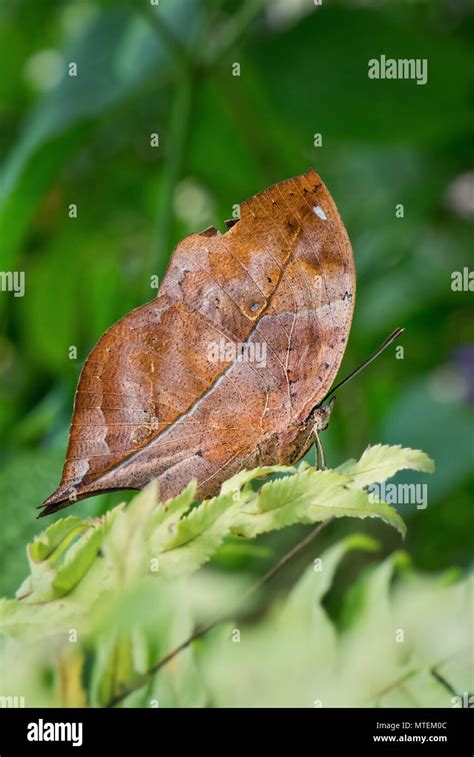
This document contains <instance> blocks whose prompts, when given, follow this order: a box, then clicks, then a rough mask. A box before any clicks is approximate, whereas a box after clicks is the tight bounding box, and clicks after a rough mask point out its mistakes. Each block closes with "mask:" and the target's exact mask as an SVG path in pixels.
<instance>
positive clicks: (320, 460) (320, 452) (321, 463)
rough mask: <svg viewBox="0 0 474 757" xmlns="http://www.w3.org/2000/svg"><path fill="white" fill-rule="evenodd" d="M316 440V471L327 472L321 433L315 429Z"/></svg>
mask: <svg viewBox="0 0 474 757" xmlns="http://www.w3.org/2000/svg"><path fill="white" fill-rule="evenodd" d="M313 433H314V438H315V439H316V470H326V467H327V466H326V455H325V452H324V447H323V443H322V441H321V437H320V435H319V431H318V430H317V429H316V428H315V429H313Z"/></svg>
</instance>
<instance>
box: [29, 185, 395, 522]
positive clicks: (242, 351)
mask: <svg viewBox="0 0 474 757" xmlns="http://www.w3.org/2000/svg"><path fill="white" fill-rule="evenodd" d="M227 225H228V226H229V228H228V231H227V232H226V233H225V234H221V233H219V232H218V231H217V229H215V228H213V227H211V228H209V229H206V230H205V231H203V232H201V233H200V234H191V235H190V236H188V237H186V238H185V239H184V240H183V241H182V242H181V243H180V244H179V245H178V246H177V248H176V249H175V251H174V253H173V256H172V258H171V262H170V265H169V268H168V271H167V273H166V275H165V277H164V279H163V282H162V284H161V286H160V288H159V291H158V294H157V297H156V298H155V299H154V300H152V301H151V302H148V303H147V304H145V305H142V306H141V307H139V308H137V309H136V310H133V311H132V312H131V313H129V314H128V315H126V316H124V317H123V318H122V319H121V320H120V321H118V322H117V323H116V324H114V325H113V326H112V327H111V328H110V329H108V331H106V333H105V334H104V335H103V336H102V337H101V339H100V340H99V341H98V343H97V344H96V346H95V347H94V349H93V350H92V352H91V353H90V355H89V357H88V358H87V360H86V362H85V364H84V368H83V370H82V373H81V376H80V379H79V384H78V387H77V391H76V397H75V402H74V415H73V420H72V425H71V430H70V437H69V446H68V450H67V455H66V462H65V465H64V470H63V474H62V479H61V483H60V485H59V487H58V488H57V490H56V491H55V492H54V494H52V495H51V496H50V497H48V499H47V500H46V501H45V502H44V504H43V505H42V507H44V511H43V512H42V515H48V514H50V513H53V512H55V511H56V510H59V509H61V508H63V507H66V506H68V505H70V504H72V503H73V502H74V501H76V500H79V499H83V498H85V497H90V496H92V495H94V494H97V493H99V492H105V491H111V490H115V489H141V488H142V487H144V486H145V485H146V484H147V483H148V482H149V481H150V480H151V479H154V478H157V479H158V482H159V490H160V496H161V499H162V500H166V499H168V498H169V497H172V496H174V495H176V494H178V493H179V492H180V491H181V490H182V489H183V487H184V486H186V485H187V484H188V483H189V481H191V480H192V479H196V480H197V483H198V490H197V494H198V497H199V498H207V497H210V496H212V495H214V494H215V493H217V492H218V490H219V487H220V485H221V484H222V482H223V481H225V480H226V479H227V478H229V476H231V475H232V474H234V473H236V472H238V471H240V470H242V469H244V468H246V469H249V468H253V467H255V466H257V465H273V464H289V463H292V462H294V461H296V460H297V459H298V458H300V457H301V456H302V455H303V454H304V453H305V452H306V451H307V449H308V448H309V446H310V445H311V444H312V443H313V441H314V438H315V433H316V435H317V434H318V432H319V431H320V430H322V429H323V428H325V427H326V425H327V423H328V420H329V415H330V412H331V408H332V403H331V404H329V405H328V406H327V407H324V408H323V407H321V406H320V405H321V401H322V400H323V399H325V398H326V397H327V395H328V391H329V389H330V387H331V384H332V382H333V380H334V377H335V375H336V373H337V372H338V369H339V365H340V363H341V360H342V356H343V354H344V350H345V347H346V343H347V339H348V335H349V330H350V327H351V321H352V313H353V309H354V298H355V286H356V284H355V270H354V261H353V256H352V249H351V245H350V242H349V238H348V236H347V233H346V230H345V228H344V225H343V223H342V221H341V218H340V216H339V213H338V211H337V208H336V206H335V204H334V201H333V199H332V197H331V195H330V194H329V192H328V190H327V188H326V187H325V185H324V184H323V182H322V181H321V179H320V178H319V176H318V175H317V173H315V171H313V170H309V171H308V172H307V173H306V174H304V175H303V176H298V177H296V178H293V179H288V180H287V181H283V182H281V183H279V184H275V185H274V186H271V187H269V188H268V189H266V190H265V191H264V192H262V193H261V194H257V195H255V196H254V197H252V198H251V199H249V200H247V201H246V202H244V203H242V204H241V206H240V220H236V221H235V222H228V224H227ZM392 338H394V337H393V335H392V337H391V338H390V340H391V339H392ZM371 359H372V358H371ZM367 362H369V361H367ZM358 370H359V369H358Z"/></svg>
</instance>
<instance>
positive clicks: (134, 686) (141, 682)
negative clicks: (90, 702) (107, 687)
mask: <svg viewBox="0 0 474 757" xmlns="http://www.w3.org/2000/svg"><path fill="white" fill-rule="evenodd" d="M332 521H333V518H329V519H328V520H325V521H323V522H322V523H319V524H318V525H317V526H316V528H313V530H312V531H310V533H309V534H308V535H307V536H305V538H304V539H302V540H301V541H299V542H298V543H297V544H295V546H294V547H292V548H291V549H290V550H289V552H287V553H286V554H285V555H283V557H282V558H280V560H278V562H276V563H275V565H273V566H272V567H271V568H270V570H268V571H267V572H266V573H265V574H264V575H263V576H261V578H259V579H258V581H256V582H255V583H254V584H252V586H251V587H250V588H249V589H247V591H245V592H244V593H243V595H242V596H241V598H240V604H243V603H244V602H245V601H246V600H247V599H248V598H249V597H251V596H252V595H253V594H255V593H256V592H257V591H259V590H260V589H261V588H262V586H264V585H265V584H266V583H267V582H268V581H270V580H271V579H272V578H273V577H274V576H275V575H276V574H277V573H278V572H279V571H280V570H281V568H283V567H284V566H285V565H286V564H287V563H288V562H289V561H290V560H291V559H292V558H293V557H294V556H295V555H296V554H298V552H300V551H301V550H302V549H304V548H305V547H307V546H308V545H309V544H311V542H312V541H313V539H315V538H316V536H318V534H320V533H321V531H322V530H323V528H325V527H326V526H327V525H329V523H331V522H332ZM229 620H230V617H229V616H228V615H225V616H223V617H221V618H217V619H216V620H213V621H212V622H211V623H208V624H207V625H205V626H202V627H201V628H198V629H196V631H195V632H194V633H193V634H192V635H191V636H189V637H188V638H187V639H186V640H185V641H183V642H182V643H181V644H179V645H178V646H177V647H175V648H174V649H173V650H171V652H169V653H168V654H167V655H165V657H162V658H161V660H158V662H157V663H156V664H155V665H153V666H152V667H151V668H149V669H148V670H147V671H146V673H143V674H142V675H141V676H140V677H139V678H137V679H136V680H135V682H133V683H131V684H130V686H128V687H127V688H125V689H124V690H123V691H122V692H121V693H120V694H117V695H116V696H115V697H113V698H112V699H111V700H110V701H109V702H108V703H107V704H106V705H105V707H106V708H110V707H115V706H116V705H117V704H119V703H120V702H122V701H123V700H124V699H125V698H126V697H128V696H129V695H130V694H133V692H134V691H137V690H138V689H141V688H142V686H145V685H146V684H147V683H148V681H149V680H150V678H151V676H153V675H154V674H155V673H157V672H158V671H159V670H161V668H164V667H165V665H167V664H168V663H169V662H170V661H171V660H172V659H173V658H174V657H176V655H178V654H179V653H180V652H182V651H183V650H184V649H186V648H187V647H189V646H190V644H192V643H193V641H196V640H197V639H200V638H201V637H202V636H204V635H205V634H206V633H208V632H209V631H211V630H212V629H213V628H215V626H217V625H219V624H220V623H225V622H227V621H229Z"/></svg>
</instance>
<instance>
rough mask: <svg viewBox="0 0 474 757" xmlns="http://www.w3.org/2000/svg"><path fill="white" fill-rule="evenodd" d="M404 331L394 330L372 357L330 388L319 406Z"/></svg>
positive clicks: (400, 329)
mask: <svg viewBox="0 0 474 757" xmlns="http://www.w3.org/2000/svg"><path fill="white" fill-rule="evenodd" d="M404 331H405V329H402V328H398V329H395V331H392V333H391V334H390V335H389V336H388V337H387V338H386V339H385V340H384V341H383V342H382V344H381V345H380V347H379V348H378V349H377V350H375V352H374V353H373V354H372V355H370V357H368V358H367V360H364V362H363V363H361V364H360V365H359V366H358V367H357V368H356V369H355V370H353V371H352V373H349V375H348V376H346V377H345V378H343V379H342V381H339V383H338V384H336V386H335V387H333V388H332V389H330V390H329V392H328V393H327V394H326V396H325V397H323V399H322V400H321V402H320V403H319V404H318V407H321V405H322V404H323V402H326V400H327V399H329V397H331V395H332V394H334V392H336V391H337V390H338V389H340V388H341V386H344V384H347V382H348V381H350V380H351V379H353V378H354V376H357V374H358V373H360V372H361V371H363V370H364V368H367V366H368V365H370V363H372V362H373V361H374V360H375V359H376V358H378V356H379V355H381V354H382V352H383V351H384V350H385V349H386V348H387V347H388V346H389V345H390V344H392V342H394V341H395V339H398V337H399V336H400V334H403V332H404Z"/></svg>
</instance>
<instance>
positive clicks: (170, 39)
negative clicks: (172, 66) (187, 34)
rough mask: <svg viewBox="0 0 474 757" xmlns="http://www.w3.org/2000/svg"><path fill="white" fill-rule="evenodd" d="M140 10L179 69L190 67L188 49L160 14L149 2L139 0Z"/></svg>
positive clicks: (147, 0)
mask: <svg viewBox="0 0 474 757" xmlns="http://www.w3.org/2000/svg"><path fill="white" fill-rule="evenodd" d="M137 7H138V9H139V10H140V12H141V13H142V14H143V15H144V16H145V18H146V20H147V21H148V23H149V24H150V26H151V28H152V29H153V31H154V32H155V33H156V35H157V37H159V39H160V41H161V42H162V43H163V45H164V46H165V47H166V48H167V49H168V52H169V53H170V55H171V56H172V57H173V58H174V60H175V63H176V65H177V66H178V68H182V67H183V66H189V65H190V63H191V61H190V59H189V53H188V50H187V48H186V47H185V46H184V45H183V44H182V42H181V41H180V40H179V39H178V38H177V37H176V36H175V35H174V34H173V32H172V31H171V29H170V28H169V27H168V26H167V24H165V22H164V21H163V19H162V17H161V15H160V12H159V11H158V12H156V11H155V10H154V9H153V8H152V6H151V5H150V4H149V0H138V5H137Z"/></svg>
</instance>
